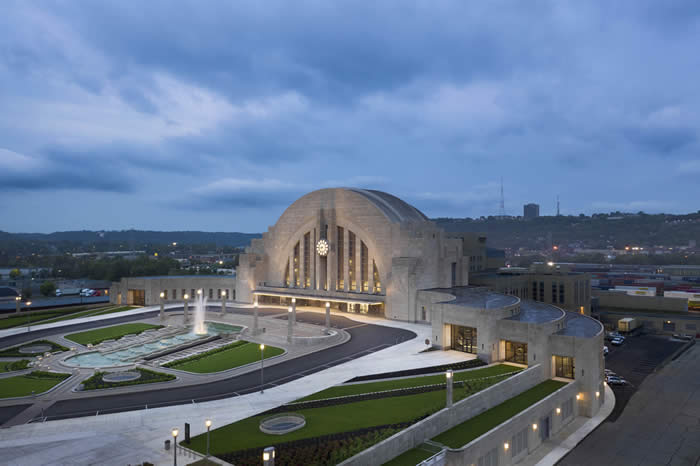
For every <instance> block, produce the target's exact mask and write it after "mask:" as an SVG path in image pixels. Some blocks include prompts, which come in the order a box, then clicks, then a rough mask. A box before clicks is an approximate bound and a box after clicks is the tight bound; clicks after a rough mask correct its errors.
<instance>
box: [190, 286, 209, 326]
mask: <svg viewBox="0 0 700 466" xmlns="http://www.w3.org/2000/svg"><path fill="white" fill-rule="evenodd" d="M206 312H207V298H206V296H204V293H198V294H197V301H196V302H195V303H194V327H193V330H194V333H195V334H196V335H206V334H207V326H206V324H205V323H204V316H205V313H206Z"/></svg>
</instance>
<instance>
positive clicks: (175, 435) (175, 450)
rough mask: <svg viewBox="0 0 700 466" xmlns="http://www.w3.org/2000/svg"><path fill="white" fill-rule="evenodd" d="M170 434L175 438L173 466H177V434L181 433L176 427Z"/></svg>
mask: <svg viewBox="0 0 700 466" xmlns="http://www.w3.org/2000/svg"><path fill="white" fill-rule="evenodd" d="M170 433H171V434H172V436H173V466H177V434H179V433H180V431H179V430H178V429H177V427H175V428H173V430H172V432H170Z"/></svg>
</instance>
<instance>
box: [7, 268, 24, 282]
mask: <svg viewBox="0 0 700 466" xmlns="http://www.w3.org/2000/svg"><path fill="white" fill-rule="evenodd" d="M21 276H22V272H20V271H19V269H12V270H10V278H11V279H12V280H17V279H18V278H19V277H21Z"/></svg>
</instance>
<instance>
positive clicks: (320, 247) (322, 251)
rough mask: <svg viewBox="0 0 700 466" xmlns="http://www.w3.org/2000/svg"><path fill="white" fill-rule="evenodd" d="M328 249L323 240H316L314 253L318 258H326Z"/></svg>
mask: <svg viewBox="0 0 700 466" xmlns="http://www.w3.org/2000/svg"><path fill="white" fill-rule="evenodd" d="M329 249H330V248H329V247H328V241H326V240H325V239H320V240H318V243H316V252H317V253H318V255H319V256H327V255H328V250H329Z"/></svg>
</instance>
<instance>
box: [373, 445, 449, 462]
mask: <svg viewBox="0 0 700 466" xmlns="http://www.w3.org/2000/svg"><path fill="white" fill-rule="evenodd" d="M438 451H439V450H438ZM435 453H437V451H428V450H424V449H423V448H421V447H420V446H418V447H416V448H412V449H411V450H408V451H406V452H404V453H402V454H400V455H399V456H397V457H396V458H394V459H393V460H391V461H387V462H386V463H384V465H383V466H416V465H417V464H418V463H420V462H421V461H423V460H427V459H428V458H430V457H431V456H433V455H434V454H435Z"/></svg>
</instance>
